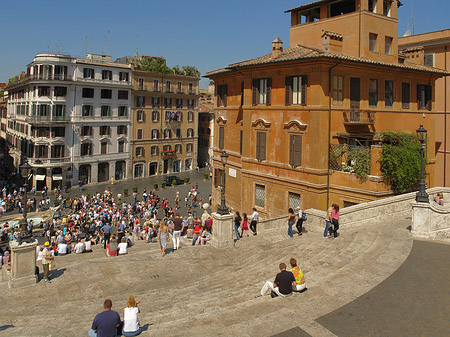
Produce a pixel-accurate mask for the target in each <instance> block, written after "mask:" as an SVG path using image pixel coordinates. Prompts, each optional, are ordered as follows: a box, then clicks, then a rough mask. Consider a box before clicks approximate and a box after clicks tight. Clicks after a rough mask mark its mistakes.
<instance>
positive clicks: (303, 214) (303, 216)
mask: <svg viewBox="0 0 450 337" xmlns="http://www.w3.org/2000/svg"><path fill="white" fill-rule="evenodd" d="M302 220H303V221H306V220H308V217H307V216H306V213H305V212H302Z"/></svg>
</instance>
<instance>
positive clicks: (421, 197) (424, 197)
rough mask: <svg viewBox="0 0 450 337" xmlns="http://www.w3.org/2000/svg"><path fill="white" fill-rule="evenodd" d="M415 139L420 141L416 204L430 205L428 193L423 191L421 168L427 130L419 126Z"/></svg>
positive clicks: (423, 180)
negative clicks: (418, 181)
mask: <svg viewBox="0 0 450 337" xmlns="http://www.w3.org/2000/svg"><path fill="white" fill-rule="evenodd" d="M416 133H417V138H418V139H419V141H420V184H419V186H420V187H419V192H417V194H416V201H417V202H426V203H430V199H429V197H428V193H427V192H426V191H425V179H424V173H425V172H424V171H425V170H424V167H423V156H424V153H423V146H424V144H425V143H426V140H427V130H426V129H425V128H424V127H423V125H420V127H419V128H418V129H417V130H416Z"/></svg>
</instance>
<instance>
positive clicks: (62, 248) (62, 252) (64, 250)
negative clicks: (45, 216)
mask: <svg viewBox="0 0 450 337" xmlns="http://www.w3.org/2000/svg"><path fill="white" fill-rule="evenodd" d="M67 253H68V247H67V243H66V242H65V241H63V242H61V243H60V244H59V245H58V254H59V255H65V254H67Z"/></svg>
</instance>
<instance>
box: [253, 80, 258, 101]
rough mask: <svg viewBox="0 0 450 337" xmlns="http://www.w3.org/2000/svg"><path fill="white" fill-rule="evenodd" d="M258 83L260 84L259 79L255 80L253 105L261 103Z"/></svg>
mask: <svg viewBox="0 0 450 337" xmlns="http://www.w3.org/2000/svg"><path fill="white" fill-rule="evenodd" d="M258 83H259V80H258V79H254V80H253V84H252V104H253V105H256V104H258V102H259V101H258V95H259V88H258Z"/></svg>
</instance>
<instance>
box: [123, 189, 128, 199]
mask: <svg viewBox="0 0 450 337" xmlns="http://www.w3.org/2000/svg"><path fill="white" fill-rule="evenodd" d="M123 196H124V197H128V188H124V189H123Z"/></svg>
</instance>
